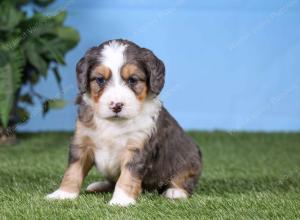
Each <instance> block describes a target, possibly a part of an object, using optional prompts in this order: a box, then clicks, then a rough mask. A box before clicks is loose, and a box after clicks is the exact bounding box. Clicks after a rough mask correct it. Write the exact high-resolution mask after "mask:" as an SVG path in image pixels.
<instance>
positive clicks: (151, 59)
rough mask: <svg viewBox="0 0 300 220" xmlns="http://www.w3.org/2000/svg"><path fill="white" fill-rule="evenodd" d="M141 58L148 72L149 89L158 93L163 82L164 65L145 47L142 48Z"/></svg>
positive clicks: (155, 93)
mask: <svg viewBox="0 0 300 220" xmlns="http://www.w3.org/2000/svg"><path fill="white" fill-rule="evenodd" d="M143 59H144V63H145V66H146V70H147V72H148V79H149V86H150V91H151V92H152V93H153V94H154V95H158V94H159V93H160V92H161V90H162V88H163V87H164V84H165V65H164V63H163V62H162V61H161V60H160V59H158V58H157V57H156V56H155V55H154V54H153V52H152V51H150V50H148V49H146V48H143Z"/></svg>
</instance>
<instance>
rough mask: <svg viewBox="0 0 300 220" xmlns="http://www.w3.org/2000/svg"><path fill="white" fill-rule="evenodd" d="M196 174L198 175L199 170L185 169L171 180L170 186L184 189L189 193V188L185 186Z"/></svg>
mask: <svg viewBox="0 0 300 220" xmlns="http://www.w3.org/2000/svg"><path fill="white" fill-rule="evenodd" d="M196 175H197V172H196V171H195V170H186V171H183V172H181V173H179V174H177V176H176V177H174V178H173V179H172V180H171V183H170V187H173V188H177V189H182V190H184V191H185V192H186V193H187V195H188V194H189V192H188V191H187V189H186V187H185V186H186V182H187V181H188V180H189V179H191V178H193V177H194V176H196Z"/></svg>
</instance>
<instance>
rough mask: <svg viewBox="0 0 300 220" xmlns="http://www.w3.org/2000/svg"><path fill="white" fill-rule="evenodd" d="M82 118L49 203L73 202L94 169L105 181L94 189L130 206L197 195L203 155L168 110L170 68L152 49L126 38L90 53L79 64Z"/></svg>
mask: <svg viewBox="0 0 300 220" xmlns="http://www.w3.org/2000/svg"><path fill="white" fill-rule="evenodd" d="M76 72H77V80H78V87H79V91H80V93H79V96H78V100H77V104H78V105H79V107H78V119H77V122H76V130H75V135H74V137H73V140H72V143H71V145H70V152H69V165H68V168H67V169H66V171H65V174H64V176H63V179H62V182H61V184H60V187H59V189H58V190H56V191H55V192H53V193H51V194H49V195H47V198H48V199H74V198H76V197H77V196H78V194H79V191H80V187H81V185H82V182H83V179H84V177H85V176H86V175H87V174H88V172H89V170H90V169H91V168H92V166H93V165H95V166H96V168H97V169H98V170H99V172H100V173H101V174H102V175H103V176H104V177H105V178H106V180H105V181H101V182H96V183H92V184H90V185H89V186H88V187H87V191H89V192H110V191H113V196H112V199H111V200H110V202H109V204H111V205H119V206H128V205H131V204H135V202H136V199H137V198H138V196H139V194H140V193H141V191H142V189H145V190H155V189H156V190H158V192H160V193H163V195H164V196H165V197H167V198H170V199H185V198H187V197H188V196H189V195H191V193H192V192H193V190H194V188H195V185H196V183H197V180H198V177H199V176H200V173H201V170H202V162H201V152H200V151H199V148H198V147H197V145H196V144H195V143H194V142H193V141H192V139H191V138H190V137H189V136H187V135H186V134H185V133H184V131H183V129H182V128H181V127H180V126H179V125H178V123H177V122H176V120H175V119H174V118H173V117H172V116H171V115H170V114H169V113H168V111H167V110H166V109H165V108H164V107H163V106H162V103H161V102H160V100H159V98H158V95H159V93H160V92H161V90H162V88H163V86H164V79H165V67H164V64H163V62H162V61H161V60H159V59H158V58H157V57H156V56H155V55H154V54H153V53H152V52H151V51H150V50H148V49H146V48H141V47H139V46H138V45H136V44H134V43H133V42H130V41H127V40H121V39H118V40H110V41H107V42H104V43H102V44H101V45H99V46H97V47H92V48H91V49H89V50H88V51H87V52H86V54H85V56H84V57H83V58H81V59H80V60H79V62H78V63H77V67H76Z"/></svg>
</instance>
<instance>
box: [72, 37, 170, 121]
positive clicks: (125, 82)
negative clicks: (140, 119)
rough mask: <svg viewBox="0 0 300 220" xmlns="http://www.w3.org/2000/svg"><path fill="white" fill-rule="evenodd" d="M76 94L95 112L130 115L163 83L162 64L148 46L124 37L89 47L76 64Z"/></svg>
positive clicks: (107, 116)
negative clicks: (88, 103) (84, 98)
mask: <svg viewBox="0 0 300 220" xmlns="http://www.w3.org/2000/svg"><path fill="white" fill-rule="evenodd" d="M76 72H77V81H78V87H79V90H80V94H81V95H84V96H85V97H87V98H88V99H89V102H90V104H91V105H92V108H93V111H94V113H95V114H96V116H98V117H100V118H105V119H130V118H133V117H135V116H137V115H138V114H139V113H140V111H141V109H142V107H143V104H144V102H145V101H146V100H148V101H149V99H150V100H151V99H153V98H154V97H155V96H157V95H158V94H159V93H160V91H161V90H162V88H163V86H164V77H165V67H164V64H163V62H162V61H161V60H159V59H158V58H157V57H156V56H155V55H154V54H153V53H152V52H151V51H150V50H148V49H146V48H141V47H139V46H137V45H136V44H134V43H132V42H130V41H127V40H111V41H107V42H104V43H103V44H101V45H99V46H98V47H93V48H91V49H89V50H88V51H87V52H86V54H85V56H84V57H83V58H81V59H80V60H79V62H78V63H77V66H76Z"/></svg>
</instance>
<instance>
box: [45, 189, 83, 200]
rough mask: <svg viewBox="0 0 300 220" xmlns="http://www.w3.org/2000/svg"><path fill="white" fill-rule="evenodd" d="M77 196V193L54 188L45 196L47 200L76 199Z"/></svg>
mask: <svg viewBox="0 0 300 220" xmlns="http://www.w3.org/2000/svg"><path fill="white" fill-rule="evenodd" d="M77 196H78V193H70V192H66V191H63V190H60V189H58V190H56V191H54V192H53V193H51V194H48V195H47V196H46V199H49V200H64V199H76V198H77Z"/></svg>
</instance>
